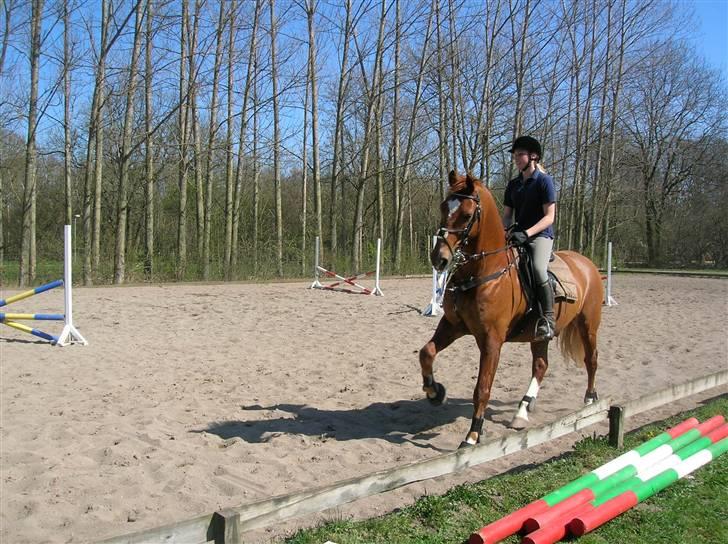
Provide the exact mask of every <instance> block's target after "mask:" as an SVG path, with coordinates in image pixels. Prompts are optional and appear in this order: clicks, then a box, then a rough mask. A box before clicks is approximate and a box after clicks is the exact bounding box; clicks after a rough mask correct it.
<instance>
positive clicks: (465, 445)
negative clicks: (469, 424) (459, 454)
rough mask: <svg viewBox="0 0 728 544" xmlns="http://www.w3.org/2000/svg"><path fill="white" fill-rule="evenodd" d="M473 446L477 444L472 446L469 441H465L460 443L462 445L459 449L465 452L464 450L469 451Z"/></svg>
mask: <svg viewBox="0 0 728 544" xmlns="http://www.w3.org/2000/svg"><path fill="white" fill-rule="evenodd" d="M473 446H475V444H471V443H470V442H468V441H467V440H463V441H462V442H460V445H459V446H458V449H459V450H464V449H467V448H472V447H473Z"/></svg>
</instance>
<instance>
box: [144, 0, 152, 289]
mask: <svg viewBox="0 0 728 544" xmlns="http://www.w3.org/2000/svg"><path fill="white" fill-rule="evenodd" d="M146 11H147V17H146V31H145V34H144V40H145V41H144V178H145V180H146V183H145V185H144V187H145V191H144V204H145V205H144V278H145V279H146V280H148V281H149V280H151V279H152V274H153V272H154V148H153V134H152V115H153V114H152V89H153V85H154V66H153V64H152V49H153V47H154V34H153V31H152V28H153V27H154V24H153V23H154V0H147V6H146Z"/></svg>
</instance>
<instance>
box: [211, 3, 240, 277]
mask: <svg viewBox="0 0 728 544" xmlns="http://www.w3.org/2000/svg"><path fill="white" fill-rule="evenodd" d="M236 12H237V0H231V3H230V20H229V23H230V26H229V27H228V46H227V61H228V63H227V119H226V120H225V128H226V133H225V187H226V190H227V191H229V192H230V207H231V210H230V240H229V242H230V248H229V249H228V250H227V254H226V255H225V262H224V263H223V270H224V271H225V279H226V280H230V279H232V278H233V276H234V274H235V273H236V270H235V269H233V268H232V263H233V260H234V259H233V253H234V252H235V251H236V250H237V247H238V246H237V231H236V229H237V225H238V223H237V221H236V218H235V214H236V213H238V205H237V203H236V202H235V199H236V197H237V194H236V190H237V179H236V178H235V177H234V172H233V58H234V57H235V23H236V20H237V17H236ZM208 172H209V170H208ZM208 176H209V173H208ZM228 187H229V189H227V188H228ZM226 215H227V211H226ZM211 220H212V186H210V191H209V194H208V195H207V211H206V212H205V221H206V224H205V230H206V234H205V236H206V237H205V242H206V244H207V255H208V257H209V255H210V242H209V238H210V231H211V228H210V227H211ZM226 228H227V224H226ZM225 240H226V241H228V238H227V236H226V238H225Z"/></svg>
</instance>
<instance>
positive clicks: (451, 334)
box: [420, 317, 465, 406]
mask: <svg viewBox="0 0 728 544" xmlns="http://www.w3.org/2000/svg"><path fill="white" fill-rule="evenodd" d="M463 334H465V331H464V330H463V329H462V327H458V326H456V325H453V324H452V323H450V322H449V321H448V320H447V318H445V317H443V318H442V319H440V322H439V323H438V324H437V329H435V334H434V335H432V338H431V339H430V341H429V342H427V344H425V345H424V346H423V347H422V349H421V350H420V367H421V368H422V390H423V391H424V392H425V394H426V395H427V400H429V401H430V403H432V404H433V405H435V406H439V405H440V404H442V403H443V402H445V399H446V398H447V392H446V390H445V386H444V385H442V384H441V383H437V382H436V381H435V376H434V374H433V371H432V365H433V363H434V362H435V357H436V356H437V354H438V353H440V352H441V351H442V350H443V349H445V348H446V347H447V346H449V345H450V344H452V343H453V342H454V341H455V340H457V339H458V338H460V337H461V336H462V335H463Z"/></svg>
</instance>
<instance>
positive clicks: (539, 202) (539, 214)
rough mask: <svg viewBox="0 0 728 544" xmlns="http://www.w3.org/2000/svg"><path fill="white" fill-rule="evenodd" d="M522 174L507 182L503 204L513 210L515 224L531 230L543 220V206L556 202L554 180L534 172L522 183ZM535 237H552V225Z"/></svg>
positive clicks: (537, 171)
mask: <svg viewBox="0 0 728 544" xmlns="http://www.w3.org/2000/svg"><path fill="white" fill-rule="evenodd" d="M522 176H523V175H522V174H521V175H519V176H518V177H517V178H514V179H512V180H511V181H509V182H508V186H507V187H506V194H505V198H504V199H503V204H505V205H506V206H508V207H510V208H513V211H514V219H515V222H516V223H518V225H519V226H520V227H523V228H524V229H528V228H531V227H532V226H534V225H535V224H536V223H538V222H539V221H540V220H541V219H543V216H544V213H543V205H544V204H550V203H551V202H556V189H554V180H553V178H552V177H551V176H549V175H548V174H544V173H543V172H541V171H540V170H536V171H535V172H534V173H533V175H532V176H531V177H530V178H528V179H527V180H526V182H525V183H524V182H523V181H521V180H522ZM537 236H545V237H547V238H553V237H554V229H553V225H552V226H550V227H548V228H547V229H545V230H543V231H541V232H540V233H539V234H538V235H537Z"/></svg>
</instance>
